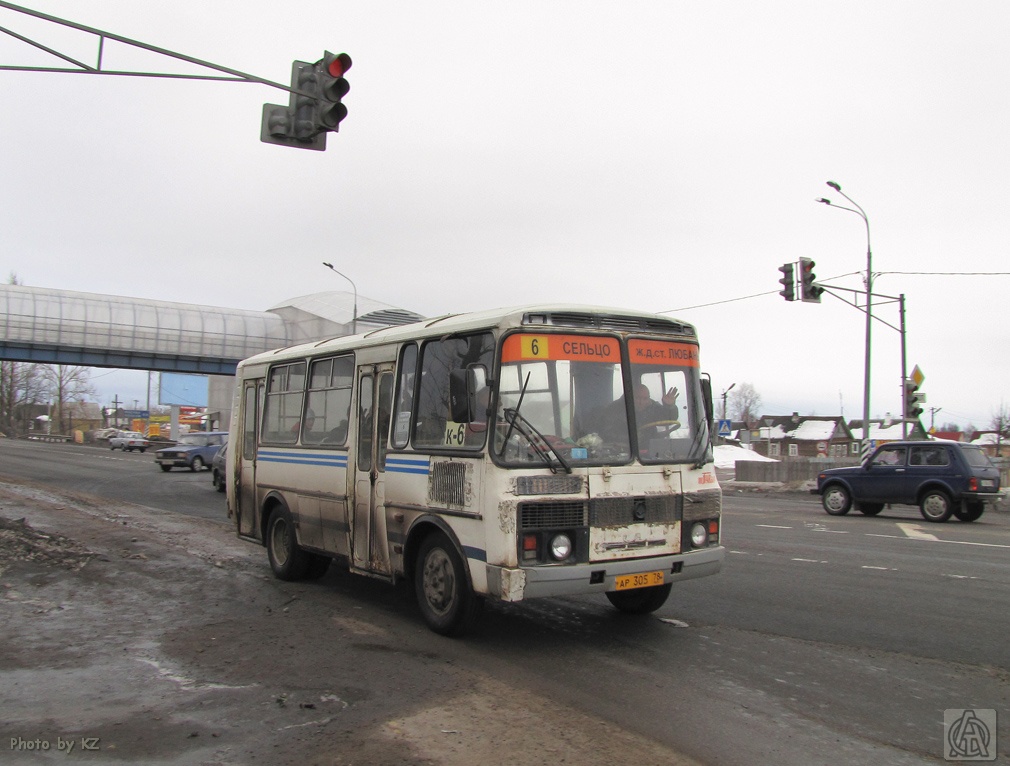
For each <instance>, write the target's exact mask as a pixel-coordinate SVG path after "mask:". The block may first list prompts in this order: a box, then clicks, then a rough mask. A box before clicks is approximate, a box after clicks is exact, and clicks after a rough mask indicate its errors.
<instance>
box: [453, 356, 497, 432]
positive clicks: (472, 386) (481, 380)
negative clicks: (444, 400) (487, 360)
mask: <svg viewBox="0 0 1010 766" xmlns="http://www.w3.org/2000/svg"><path fill="white" fill-rule="evenodd" d="M487 386H488V377H487V368H485V367H484V365H482V364H473V365H470V366H469V367H467V368H466V369H464V370H451V371H450V372H449V416H450V417H451V418H452V420H453V421H454V422H456V423H471V422H474V421H478V420H481V421H482V420H484V419H485V418H486V417H487V413H486V412H485V411H484V409H485V408H486V407H487V398H486V393H485V395H484V401H480V398H481V397H480V396H479V394H480V393H481V392H482V391H485V390H486V389H487Z"/></svg>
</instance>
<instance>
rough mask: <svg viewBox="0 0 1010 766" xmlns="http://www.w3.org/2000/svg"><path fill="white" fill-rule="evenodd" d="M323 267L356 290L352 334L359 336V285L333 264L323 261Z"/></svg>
mask: <svg viewBox="0 0 1010 766" xmlns="http://www.w3.org/2000/svg"><path fill="white" fill-rule="evenodd" d="M323 266H325V267H326V268H328V269H329V270H330V271H332V272H334V273H335V274H340V276H342V277H343V278H344V279H346V280H347V281H348V282H350V283H351V289H352V290H354V318H353V319H352V320H351V333H352V334H353V335H357V334H358V288H357V285H355V284H354V280H352V279H351V278H350V277H349V276H347V275H346V274H343V273H341V272H339V271H337V270H336V269H335V268H333V264H332V263H327V262H326V261H323Z"/></svg>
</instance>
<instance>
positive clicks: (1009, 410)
mask: <svg viewBox="0 0 1010 766" xmlns="http://www.w3.org/2000/svg"><path fill="white" fill-rule="evenodd" d="M989 428H991V429H992V430H993V431H995V432H996V454H997V455H1000V454H1002V447H1003V442H1004V441H1010V407H1008V406H1007V405H1006V404H1004V403H1003V402H1000V403H999V409H998V410H997V411H996V412H994V413H993V416H992V420H990V421H989Z"/></svg>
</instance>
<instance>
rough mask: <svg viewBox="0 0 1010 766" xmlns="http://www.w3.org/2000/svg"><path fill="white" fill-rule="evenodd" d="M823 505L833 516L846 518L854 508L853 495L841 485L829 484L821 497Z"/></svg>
mask: <svg viewBox="0 0 1010 766" xmlns="http://www.w3.org/2000/svg"><path fill="white" fill-rule="evenodd" d="M821 505H823V506H824V510H825V511H827V512H828V513H829V514H831V515H832V516H844V515H845V514H847V513H848V512H849V509H850V508H852V495H850V494H849V490H847V489H846V488H845V487H843V486H842V485H841V484H829V485H828V487H827V489H825V490H824V494H823V495H821Z"/></svg>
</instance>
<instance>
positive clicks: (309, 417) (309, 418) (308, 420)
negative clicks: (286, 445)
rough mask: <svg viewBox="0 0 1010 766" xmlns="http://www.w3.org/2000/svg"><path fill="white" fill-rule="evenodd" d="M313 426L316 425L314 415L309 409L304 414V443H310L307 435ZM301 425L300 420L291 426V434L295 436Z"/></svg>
mask: <svg viewBox="0 0 1010 766" xmlns="http://www.w3.org/2000/svg"><path fill="white" fill-rule="evenodd" d="M315 424H316V413H314V412H313V411H312V410H311V409H310V410H308V412H306V413H305V431H304V432H303V433H304V435H303V438H304V439H305V441H310V440H309V438H308V433H309V431H311V430H312V426H314V425H315ZM301 425H302V421H301V420H298V421H296V422H295V424H294V425H293V426H291V433H293V434H296V435H297V434H298V429H299V428H301Z"/></svg>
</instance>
